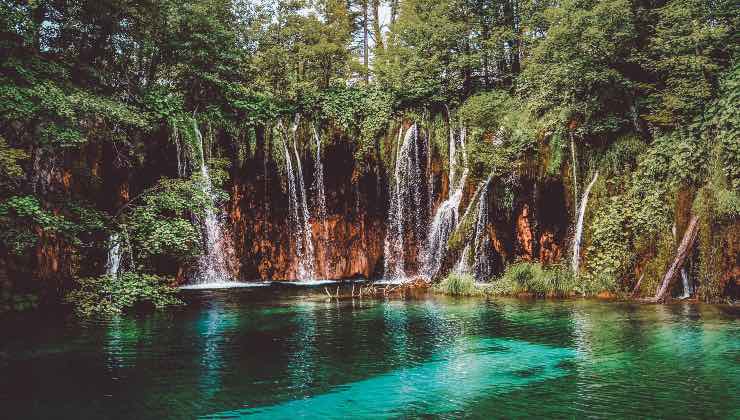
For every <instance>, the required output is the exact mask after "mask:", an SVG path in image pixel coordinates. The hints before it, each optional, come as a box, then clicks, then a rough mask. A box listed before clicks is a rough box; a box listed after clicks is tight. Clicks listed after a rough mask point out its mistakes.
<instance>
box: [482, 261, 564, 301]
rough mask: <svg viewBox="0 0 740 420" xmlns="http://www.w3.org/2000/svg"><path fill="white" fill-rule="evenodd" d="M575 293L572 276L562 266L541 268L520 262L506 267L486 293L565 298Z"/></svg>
mask: <svg viewBox="0 0 740 420" xmlns="http://www.w3.org/2000/svg"><path fill="white" fill-rule="evenodd" d="M575 291H577V282H576V280H575V278H574V277H573V274H572V273H571V272H570V270H568V269H567V268H566V267H564V266H559V265H555V266H549V267H543V266H542V265H541V264H540V263H533V262H527V261H521V262H517V263H514V264H511V265H509V266H508V267H506V270H505V271H504V273H503V274H501V277H500V278H498V279H495V280H493V281H492V283H491V285H490V286H489V287H488V288H487V289H486V293H490V294H493V295H514V296H515V295H521V294H528V295H534V296H542V297H565V296H570V295H572V294H573V293H574V292H575Z"/></svg>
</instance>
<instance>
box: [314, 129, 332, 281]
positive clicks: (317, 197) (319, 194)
mask: <svg viewBox="0 0 740 420" xmlns="http://www.w3.org/2000/svg"><path fill="white" fill-rule="evenodd" d="M313 137H314V140H315V141H316V162H315V166H314V176H313V191H314V211H315V214H316V220H317V221H318V222H319V224H320V226H321V234H320V238H319V244H318V249H319V251H320V252H321V255H325V254H326V251H327V241H328V238H329V231H328V230H329V227H328V226H327V212H326V193H325V191H324V164H323V163H322V161H321V137H320V136H319V132H318V131H317V130H316V126H315V125H314V126H313ZM321 260H322V261H323V260H324V259H323V258H322V259H321ZM322 268H323V267H318V269H319V271H321V273H320V274H323V275H325V274H326V273H325V270H323V271H322Z"/></svg>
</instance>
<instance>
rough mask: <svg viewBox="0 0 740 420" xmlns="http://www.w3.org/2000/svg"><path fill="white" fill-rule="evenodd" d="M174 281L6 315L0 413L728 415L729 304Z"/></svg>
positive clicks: (734, 414)
mask: <svg viewBox="0 0 740 420" xmlns="http://www.w3.org/2000/svg"><path fill="white" fill-rule="evenodd" d="M323 293H324V291H323V288H300V287H286V286H281V287H255V288H242V289H225V290H217V291H208V290H193V291H184V292H183V298H184V299H185V300H186V301H188V302H189V305H187V306H185V307H183V308H181V309H175V310H172V311H168V312H159V313H154V314H139V315H129V316H126V317H122V318H119V319H114V320H110V321H97V322H92V321H86V322H81V321H78V320H76V319H75V318H73V317H60V316H53V315H48V316H43V315H33V316H25V317H18V318H13V319H6V320H3V321H2V322H0V327H1V328H2V330H3V339H2V342H0V408H1V409H2V413H3V414H2V417H3V418H8V419H26V418H38V419H49V418H96V419H97V418H115V419H118V418H120V419H134V418H136V419H161V418H270V419H279V418H347V417H354V418H398V417H402V418H419V417H424V418H430V417H431V418H451V419H452V418H512V417H535V418H537V417H545V418H575V417H581V418H586V417H589V418H635V417H640V418H646V417H647V418H651V417H652V418H698V417H701V418H740V309H739V308H736V307H731V306H712V305H699V304H673V305H664V306H659V305H639V304H634V303H619V302H606V301H592V300H566V301H554V300H515V299H483V298H459V299H455V298H446V297H441V296H435V295H422V296H418V297H415V298H410V299H391V300H382V299H363V300H359V299H355V300H354V301H352V300H344V301H339V302H336V301H329V300H328V299H326V297H325V296H324V295H323Z"/></svg>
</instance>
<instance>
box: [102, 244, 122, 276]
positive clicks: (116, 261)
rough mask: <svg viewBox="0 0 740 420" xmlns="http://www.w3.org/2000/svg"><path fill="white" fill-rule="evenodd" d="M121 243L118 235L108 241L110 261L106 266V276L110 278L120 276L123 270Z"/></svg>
mask: <svg viewBox="0 0 740 420" xmlns="http://www.w3.org/2000/svg"><path fill="white" fill-rule="evenodd" d="M121 257H122V250H121V241H120V238H119V236H118V234H117V233H114V234H112V235H111V236H110V239H109V240H108V261H107V262H106V264H105V274H107V275H109V276H114V277H116V276H118V271H119V269H120V268H121V259H122V258H121Z"/></svg>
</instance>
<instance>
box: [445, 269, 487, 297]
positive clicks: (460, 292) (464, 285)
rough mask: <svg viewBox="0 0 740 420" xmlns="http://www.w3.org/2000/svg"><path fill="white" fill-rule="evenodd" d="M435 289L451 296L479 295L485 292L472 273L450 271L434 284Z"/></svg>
mask: <svg viewBox="0 0 740 420" xmlns="http://www.w3.org/2000/svg"><path fill="white" fill-rule="evenodd" d="M434 291H435V292H437V293H442V294H445V295H450V296H478V295H481V294H482V293H483V292H482V291H481V290H480V289H479V288H478V286H476V284H475V279H474V278H473V276H471V275H470V274H460V273H450V274H449V275H448V276H447V277H445V279H444V280H442V281H441V282H440V283H439V284H437V285H435V286H434Z"/></svg>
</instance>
